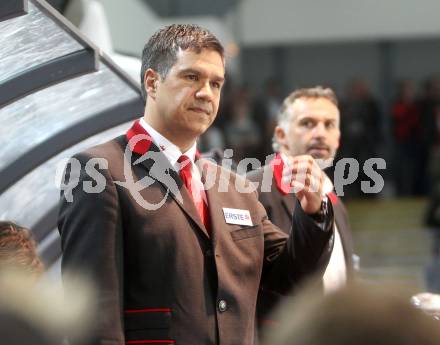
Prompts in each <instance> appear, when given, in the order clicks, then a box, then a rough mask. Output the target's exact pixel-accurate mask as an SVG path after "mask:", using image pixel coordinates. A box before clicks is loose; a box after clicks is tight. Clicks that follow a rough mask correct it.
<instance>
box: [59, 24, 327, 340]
mask: <svg viewBox="0 0 440 345" xmlns="http://www.w3.org/2000/svg"><path fill="white" fill-rule="evenodd" d="M142 60H143V63H142V71H141V78H142V87H143V91H144V92H145V94H146V106H145V113H144V116H143V118H141V119H140V120H138V121H136V122H135V123H134V124H133V126H132V128H131V129H129V130H128V132H127V134H126V135H123V136H121V137H118V138H115V139H114V140H112V141H110V142H107V143H105V144H102V145H99V146H96V147H93V148H91V149H89V150H87V151H85V152H82V153H79V154H77V155H76V156H75V157H73V158H72V162H73V161H74V162H76V163H75V164H73V163H72V164H71V165H70V166H69V167H68V169H67V170H66V176H65V179H66V180H69V179H70V178H72V176H74V177H76V178H77V180H76V181H78V183H77V184H76V186H75V187H74V188H71V189H70V190H68V191H64V193H62V198H61V202H60V214H59V230H60V233H61V238H62V249H63V261H62V270H63V275H65V274H68V273H70V274H73V275H75V274H77V273H78V272H79V273H82V274H86V275H87V276H88V277H89V279H91V280H92V281H93V283H94V284H95V286H96V289H97V301H96V306H95V307H96V310H97V311H98V315H97V322H96V325H94V341H93V342H92V343H93V344H102V345H104V344H106V345H108V344H118V345H119V344H124V343H125V344H150V343H161V344H174V343H176V344H188V345H194V344H221V345H236V344H246V345H251V344H253V343H254V332H255V324H254V323H255V321H254V320H255V307H256V300H257V292H258V289H259V287H260V286H262V285H264V284H265V282H266V281H268V282H270V284H271V286H272V288H273V289H276V290H277V291H279V292H280V293H283V292H286V291H288V290H290V288H291V286H292V284H293V283H294V281H295V280H297V279H301V277H302V276H303V275H305V274H307V273H308V272H312V271H316V270H317V269H319V267H320V266H325V265H326V264H327V261H328V257H329V253H330V251H331V240H330V239H331V238H332V235H333V231H332V223H333V210H332V207H331V205H326V203H325V201H324V200H323V198H322V193H321V190H322V183H321V181H322V172H321V171H320V169H319V167H318V166H317V164H316V162H314V161H313V160H311V159H310V158H309V157H308V158H303V159H297V160H295V162H294V167H292V172H293V173H294V174H296V175H297V176H298V177H299V180H300V181H302V180H301V179H303V178H305V177H307V179H306V182H305V183H303V188H302V189H301V190H300V191H299V192H298V193H297V198H298V202H297V205H296V206H295V217H294V219H293V222H292V227H293V228H294V231H292V235H291V236H288V235H286V234H285V233H283V232H282V231H280V230H279V229H278V228H277V227H276V226H274V225H273V224H272V223H270V221H268V219H267V215H266V212H265V210H264V208H263V206H262V205H261V204H260V203H259V202H258V199H257V196H256V193H255V191H253V190H252V187H253V185H252V184H251V183H249V182H248V181H247V180H245V179H242V178H241V177H239V176H236V175H235V174H234V173H232V172H231V171H229V170H227V169H224V168H222V167H219V166H218V165H216V164H213V163H212V162H210V161H208V160H204V159H202V158H200V157H199V155H198V153H197V151H196V140H197V138H198V136H200V135H201V134H202V133H203V132H204V131H205V130H206V129H207V128H208V127H209V126H210V125H211V123H212V122H213V121H214V119H215V116H216V114H217V109H218V105H219V101H220V91H221V88H222V85H223V82H224V73H225V67H224V57H223V47H222V46H221V44H220V43H219V42H218V40H217V39H216V38H215V36H213V35H212V34H211V33H210V32H208V31H207V30H204V29H202V28H200V27H198V26H195V25H171V26H168V27H165V28H163V29H161V30H159V31H158V32H157V33H155V34H154V35H153V36H152V37H151V38H150V40H149V41H148V42H147V44H146V46H145V48H144V51H143V57H142ZM74 166H81V169H80V170H79V171H77V172H76V171H74V170H75V169H74V168H73V167H74ZM303 171H305V173H304V172H303ZM289 183H290V184H291V185H292V186H297V182H296V181H295V180H293V179H292V180H291V181H290V182H289ZM323 257H324V259H322V258H323ZM275 282H276V284H275Z"/></svg>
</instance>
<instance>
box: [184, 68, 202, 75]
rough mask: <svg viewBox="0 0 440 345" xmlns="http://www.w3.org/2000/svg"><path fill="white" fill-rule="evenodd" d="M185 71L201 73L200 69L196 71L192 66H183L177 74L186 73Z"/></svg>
mask: <svg viewBox="0 0 440 345" xmlns="http://www.w3.org/2000/svg"><path fill="white" fill-rule="evenodd" d="M186 73H192V74H197V75H200V74H202V73H201V72H200V71H198V70H196V69H194V68H184V69H182V70H180V71H179V74H186Z"/></svg>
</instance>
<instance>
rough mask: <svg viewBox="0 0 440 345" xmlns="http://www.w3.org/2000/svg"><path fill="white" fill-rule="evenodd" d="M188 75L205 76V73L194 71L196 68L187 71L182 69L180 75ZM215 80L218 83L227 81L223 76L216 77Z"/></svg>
mask: <svg viewBox="0 0 440 345" xmlns="http://www.w3.org/2000/svg"><path fill="white" fill-rule="evenodd" d="M187 73H192V74H196V75H202V74H203V72H201V71H199V70H197V69H194V68H185V69H182V70H181V71H180V72H179V75H184V74H187ZM213 80H214V81H217V82H224V81H225V77H222V76H215V77H214V78H213Z"/></svg>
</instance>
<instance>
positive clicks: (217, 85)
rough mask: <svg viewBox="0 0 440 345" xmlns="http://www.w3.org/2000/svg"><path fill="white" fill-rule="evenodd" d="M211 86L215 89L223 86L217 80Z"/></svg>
mask: <svg viewBox="0 0 440 345" xmlns="http://www.w3.org/2000/svg"><path fill="white" fill-rule="evenodd" d="M211 86H212V87H213V88H214V89H220V87H221V85H220V83H219V82H216V81H214V82H212V83H211Z"/></svg>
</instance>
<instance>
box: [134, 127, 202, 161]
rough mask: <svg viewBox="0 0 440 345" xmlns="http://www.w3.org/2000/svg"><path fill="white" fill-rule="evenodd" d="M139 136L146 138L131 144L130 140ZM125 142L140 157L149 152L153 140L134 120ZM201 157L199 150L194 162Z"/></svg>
mask: <svg viewBox="0 0 440 345" xmlns="http://www.w3.org/2000/svg"><path fill="white" fill-rule="evenodd" d="M139 134H141V135H142V134H143V135H144V136H146V137H145V138H142V139H140V140H138V141H136V144H135V145H134V143H131V142H130V140H131V139H132V138H133V137H134V136H136V135H139ZM125 135H126V138H127V141H128V143H129V145H130V148H131V150H132V151H133V152H136V153H138V154H140V155H141V156H142V155H144V154H145V153H147V152H148V151H149V150H150V147H151V144H152V142H153V138H152V137H151V136H150V134H148V132H147V131H146V130H145V128H144V127H142V125H141V124H140V122H139V120H136V121H135V122H134V123H133V125H132V126H131V128H129V129H128V131H127V133H126V134H125ZM200 157H201V155H200V152H199V150H197V151H196V155H195V159H194V160H195V161H196V160H198V159H199V158H200Z"/></svg>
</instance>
